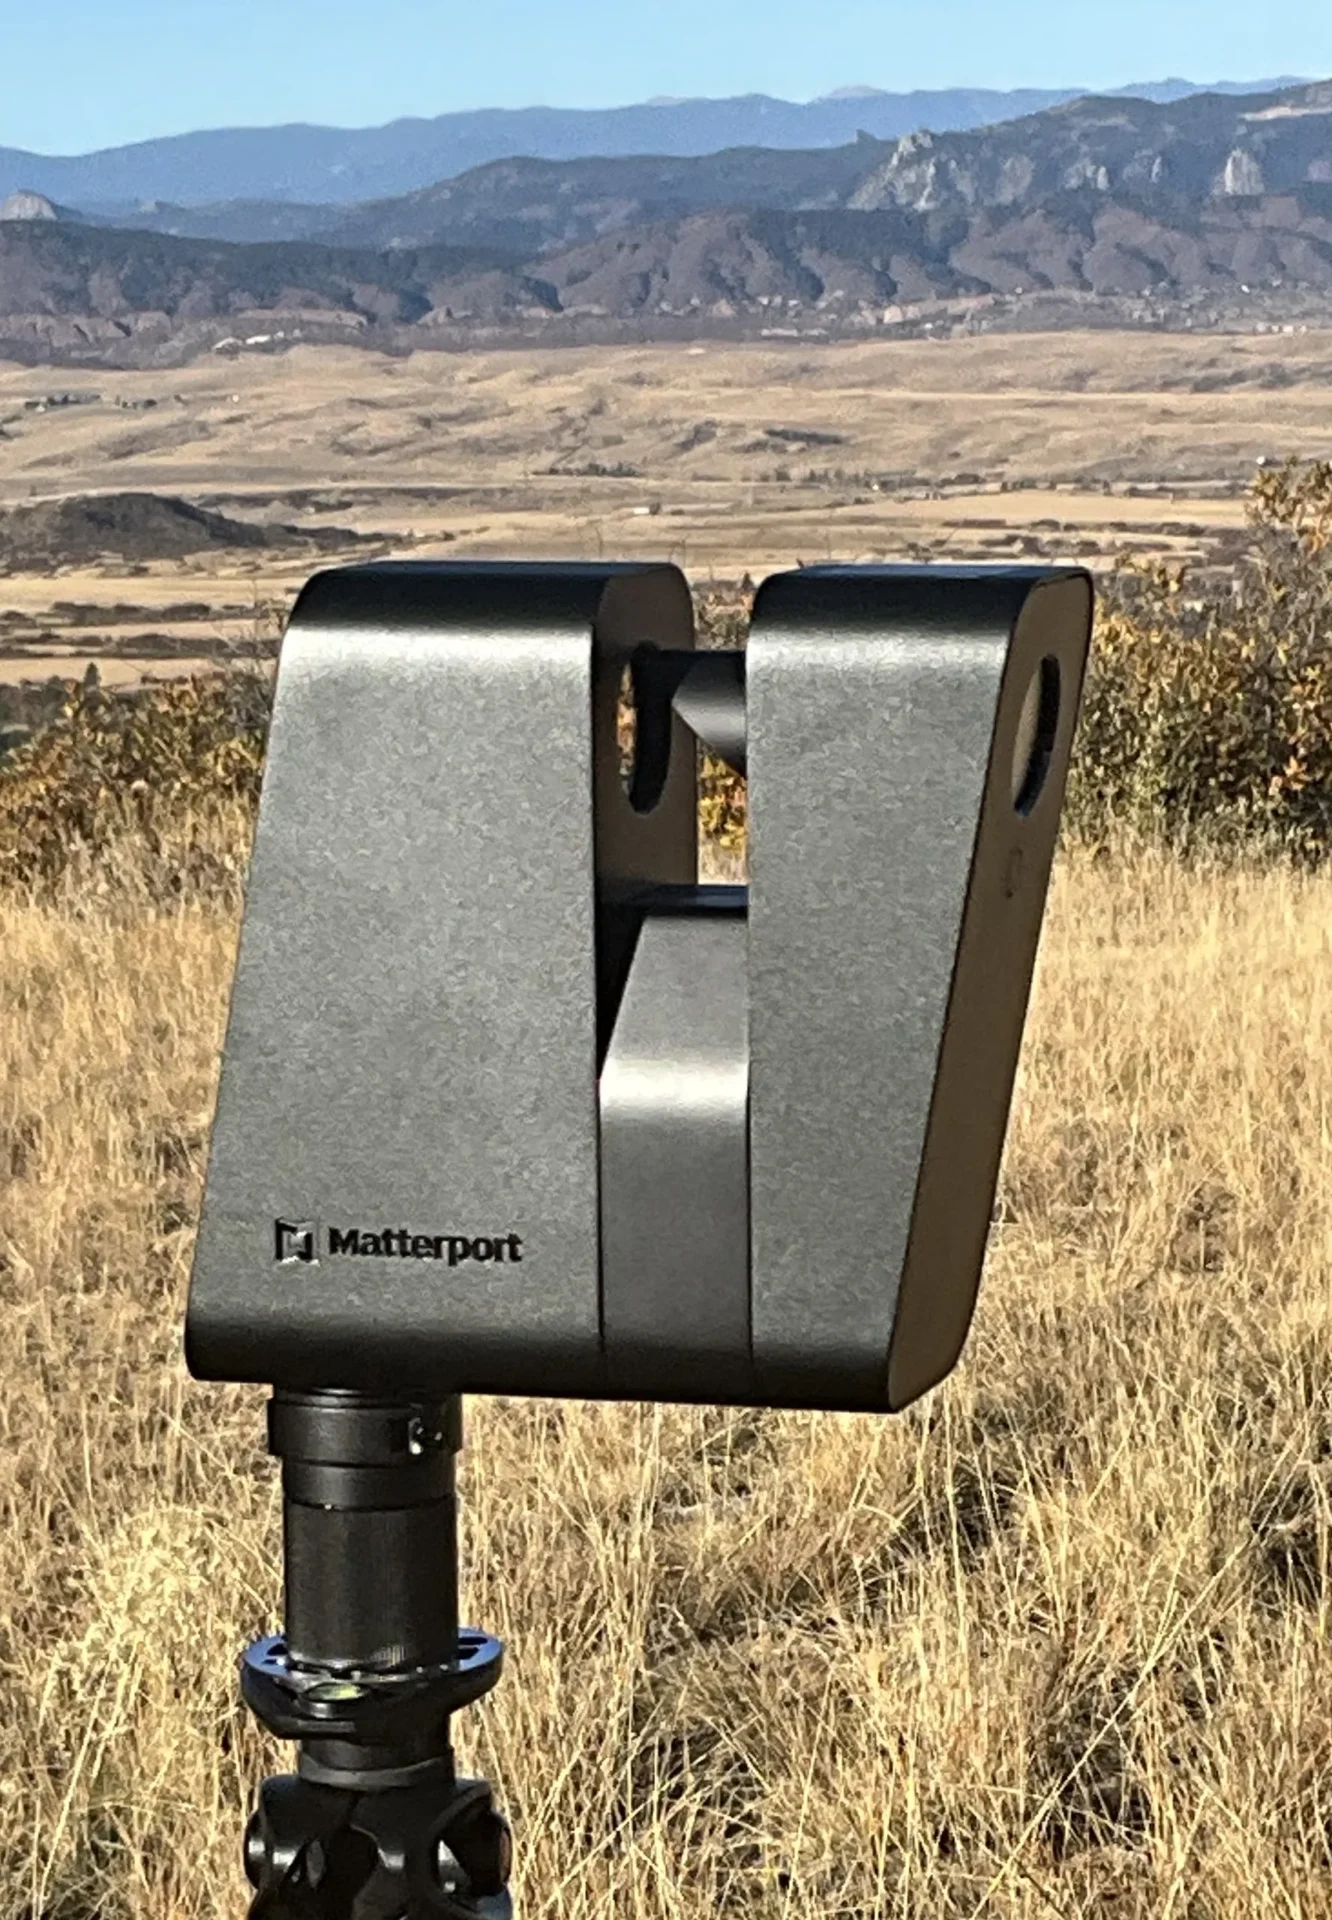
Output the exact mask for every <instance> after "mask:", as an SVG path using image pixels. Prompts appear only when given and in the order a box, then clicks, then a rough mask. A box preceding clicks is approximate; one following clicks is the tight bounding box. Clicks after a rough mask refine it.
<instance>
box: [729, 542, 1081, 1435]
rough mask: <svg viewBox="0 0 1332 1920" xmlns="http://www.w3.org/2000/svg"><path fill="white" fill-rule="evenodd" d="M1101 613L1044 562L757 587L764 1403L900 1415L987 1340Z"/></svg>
mask: <svg viewBox="0 0 1332 1920" xmlns="http://www.w3.org/2000/svg"><path fill="white" fill-rule="evenodd" d="M1090 609H1091V589H1090V582H1089V581H1088V579H1087V576H1086V575H1084V574H1081V573H1059V572H1055V571H1047V570H1027V569H999V568H975V569H971V568H943V567H933V568H929V569H924V570H923V569H916V568H877V567H874V568H854V569H850V568H847V569H841V568H822V567H819V568H810V569H806V570H804V571H802V572H800V573H798V574H786V575H779V576H775V577H773V578H771V579H769V580H768V581H767V582H765V584H764V586H763V588H762V589H761V591H760V593H759V596H758V600H757V603H756V606H755V612H754V621H753V626H752V628H751V633H750V640H749V648H748V661H747V697H748V732H749V747H748V751H749V806H750V844H749V874H750V920H749V935H750V969H749V972H750V980H749V986H750V1045H751V1078H750V1099H751V1111H750V1205H751V1257H752V1265H753V1276H752V1290H753V1299H752V1315H753V1340H754V1356H755V1364H756V1368H757V1370H758V1375H759V1381H760V1385H761V1391H762V1394H763V1396H764V1397H769V1398H772V1399H773V1400H774V1401H779V1402H781V1401H787V1400H790V1401H793V1402H795V1403H796V1404H799V1403H802V1402H803V1403H804V1404H809V1405H828V1406H845V1407H855V1406H866V1407H871V1406H887V1405H892V1406H900V1405H902V1404H905V1402H906V1400H908V1399H910V1398H913V1397H914V1396H915V1395H916V1394H918V1393H920V1392H922V1391H924V1389H925V1388H926V1387H927V1386H929V1385H931V1384H933V1382H934V1381H935V1380H937V1379H938V1378H940V1377H942V1375H943V1374H944V1373H946V1372H947V1370H948V1368H949V1367H950V1366H951V1365H952V1364H953V1361H954V1360H955V1358H956V1356H957V1352H958V1350H959V1348H960V1345H961V1340H962V1338H964V1337H965V1332H966V1328H967V1325H968V1323H969V1321H970V1316H971V1310H972V1305H973V1303H974V1298H975V1291H976V1286H977V1282H978V1280H979V1275H980V1268H981V1263H982V1261H983V1257H984V1250H985V1240H986V1233H987V1230H988V1221H989V1215H990V1211H991V1207H992V1204H993V1194H994V1184H995V1175H996V1172H997V1167H998V1160H999V1155H1000V1152H1001V1149H1002V1144H1003V1137H1004V1130H1005V1125H1006V1122H1007V1115H1008V1106H1009V1101H1010V1097H1011V1092H1012V1082H1013V1074H1014V1070H1015V1066H1016V1060H1017V1053H1018V1048H1019V1045H1020V1041H1021V1033H1022V1022H1023V1018H1024V1016H1025V1010H1026V1003H1027V995H1028V991H1029V987H1030V978H1031V970H1032V965H1033V963H1034V957H1035V950H1036V942H1037V939H1038V936H1039V930H1040V923H1041V917H1042V913H1043V909H1044V901H1045V892H1046V885H1047V880H1048V875H1049V868H1050V861H1051V858H1052V855H1053V848H1054V841H1055V836H1056V830H1057V826H1058V819H1059V810H1060V805H1061V802H1062V794H1063V787H1064V779H1065V775H1066V771H1067V764H1068V755H1069V748H1070V745H1071V741H1072V735H1073V728H1074V723H1075V719H1076V713H1077V708H1078V703H1079V700H1080V694H1081V684H1082V675H1083V670H1084V666H1085V660H1086V653H1087V644H1088V629H1089V624H1090ZM1046 653H1052V654H1054V655H1055V656H1057V658H1058V660H1059V662H1060V667H1061V670H1062V671H1061V680H1062V686H1061V703H1060V711H1059V724H1058V732H1057V737H1056V739H1055V741H1054V743H1053V750H1052V753H1051V757H1050V764H1049V767H1048V770H1047V774H1046V779H1045V783H1044V787H1043V790H1042V792H1041V796H1040V798H1039V800H1038V801H1037V803H1036V804H1035V806H1034V807H1033V808H1032V809H1031V811H1030V812H1029V813H1028V814H1026V815H1023V814H1021V813H1019V812H1018V811H1017V810H1016V808H1015V807H1014V805H1013V790H1012V779H1013V776H1012V768H1013V760H1014V756H1015V753H1016V751H1017V746H1018V733H1019V728H1020V726H1021V723H1022V714H1023V710H1024V708H1025V707H1026V706H1027V693H1028V688H1029V685H1030V680H1031V676H1032V674H1033V673H1034V672H1036V671H1038V670H1039V665H1040V660H1041V658H1042V656H1043V655H1044V654H1046ZM950 1018H955V1019H956V1021H957V1025H956V1027H955V1029H954V1031H953V1032H952V1033H951V1035H950V1037H949V1041H948V1043H947V1044H946V1043H945V1030H946V1027H947V1026H948V1023H949V1021H950ZM941 1066H942V1069H943V1071H942V1073H941V1083H940V1088H939V1091H938V1094H937V1096H936V1087H935V1078H936V1073H937V1072H939V1071H940V1069H941ZM890 1346H891V1352H892V1361H891V1370H890V1369H889V1367H888V1366H887V1364H886V1356H887V1355H888V1353H889V1349H890Z"/></svg>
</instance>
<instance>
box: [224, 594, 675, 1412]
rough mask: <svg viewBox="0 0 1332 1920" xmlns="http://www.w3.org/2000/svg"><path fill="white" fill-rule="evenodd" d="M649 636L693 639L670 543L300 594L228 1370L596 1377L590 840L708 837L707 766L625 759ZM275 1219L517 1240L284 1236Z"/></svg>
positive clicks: (240, 1158) (236, 1032) (642, 849)
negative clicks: (655, 785)
mask: <svg viewBox="0 0 1332 1920" xmlns="http://www.w3.org/2000/svg"><path fill="white" fill-rule="evenodd" d="M594 636H595V641H594ZM642 640H651V641H654V642H656V643H657V644H660V645H662V646H667V647H671V648H688V647H689V646H690V645H691V644H692V610H691V607H690V603H689V596H688V589H687V587H686V585H685V582H684V579H683V577H682V576H681V575H680V574H679V573H678V572H677V571H676V570H675V569H674V568H643V567H623V568H616V567H610V566H605V567H591V566H587V567H548V566H529V567H524V566H486V565H482V564H475V565H454V566H449V565H443V566H431V565H386V566H376V567H367V568H354V569H347V570H343V571H340V572H337V573H330V574H324V575H320V576H317V577H316V579H315V580H313V581H312V582H311V583H310V585H309V587H308V588H307V589H306V591H305V593H304V594H303V596H302V598H301V601H300V603H299V605H298V607H297V610H296V612H295V614H294V615H293V618H292V622H291V627H290V629H289V632H288V635H287V638H286V641H285V643H284V646H283V652H282V660H281V666H280V672H279V678H278V688H277V697H276V704H275V711H274V718H273V727H272V734H271V738H270V745H269V757H268V764H267V769H266V774H265V780H264V790H263V796H262V802H261V808H260V818H259V825H258V831H257V835H256V842H255V849H254V856H253V862H252V867H251V874H250V882H249V889H248V897H247V909H246V917H245V925H244V930H243V935H242V941H241V949H240V958H239V964H238V970H237V976H236V981H235V986H234V990H233V996H232V1005H231V1014H230V1021H229V1026H228V1032H227V1042H226V1052H225V1058H224V1065H223V1072H222V1080H221V1089H220V1095H219V1101H218V1109H217V1116H216V1121H215V1126H214V1133H213V1143H212V1152H211V1159H210V1166H209V1177H208V1187H207V1196H206V1202H205V1207H204V1213H203V1221H202V1226H201V1231H200V1237H199V1244H198V1249H197V1253H196V1259H195V1269H194V1278H193V1284H192V1288H191V1298H190V1309H189V1319H188V1326H187V1350H188V1354H189V1359H190V1364H191V1366H192V1367H193V1368H194V1369H195V1370H196V1371H197V1372H199V1373H201V1374H202V1375H204V1376H205V1377H226V1378H241V1379H253V1380H268V1381H272V1382H275V1383H277V1384H280V1385H290V1386H301V1385H348V1386H362V1385H368V1386H373V1385H376V1384H382V1383H388V1382H400V1383H406V1384H411V1385H416V1384H418V1383H424V1384H428V1385H430V1386H432V1387H438V1388H442V1389H445V1390H447V1389H450V1388H452V1387H454V1386H458V1387H467V1388H469V1389H481V1390H484V1389H486V1388H487V1387H489V1386H492V1385H495V1384H498V1385H501V1386H503V1387H507V1388H509V1389H510V1390H515V1391H523V1390H527V1391H539V1390H540V1388H541V1384H542V1383H543V1382H550V1383H551V1384H552V1385H556V1386H557V1388H558V1390H559V1391H562V1392H573V1391H577V1390H578V1388H579V1384H580V1383H582V1384H583V1385H584V1386H585V1387H586V1388H587V1390H589V1391H595V1389H596V1384H597V1381H598V1378H599V1371H600V1353H599V1345H600V1327H599V1320H600V1315H599V1297H598V1295H599V1274H598V1247H597V1214H598V1207H597V1187H598V1169H597V1091H596V1026H597V980H596V953H595V946H596V929H597V914H596V873H595V867H594V862H596V863H597V864H604V865H605V866H606V867H607V868H608V869H609V870H610V871H611V872H612V873H613V874H617V875H632V876H634V877H637V878H644V879H662V880H679V879H689V878H692V863H693V845H694V840H693V821H692V809H691V806H690V800H689V794H690V790H691V788H692V765H689V766H688V767H683V766H682V768H681V770H680V775H679V778H678V780H676V778H675V775H674V772H673V784H674V785H675V787H676V789H677V790H676V792H675V794H674V797H673V798H670V799H669V801H668V802H664V803H663V807H662V808H659V809H658V811H657V813H656V814H654V815H652V816H650V817H648V818H647V819H641V818H639V817H638V816H635V815H634V814H633V813H632V810H631V809H630V808H629V807H628V805H627V802H626V801H625V800H624V797H623V794H622V792H620V791H619V788H618V774H617V772H616V767H615V759H614V701H615V687H616V685H617V683H618V665H617V662H618V660H619V659H620V658H621V657H625V656H627V653H628V652H629V651H630V650H632V647H633V646H635V645H636V644H638V643H639V642H640V641H642ZM594 654H595V663H594ZM594 694H595V698H594ZM608 729H609V740H608V739H607V730H608ZM681 731H682V732H683V729H681ZM594 732H595V734H596V737H597V738H596V749H595V752H594V744H593V737H594ZM686 737H687V736H686ZM680 758H681V759H682V760H683V758H684V756H680ZM594 781H595V783H596V785H597V788H598V791H599V798H600V799H601V805H600V809H599V811H600V817H601V818H600V824H601V829H602V830H601V832H600V833H599V834H598V837H597V840H596V844H595V846H594V830H593V812H592V805H591V798H592V793H593V789H594ZM279 1220H281V1221H289V1222H294V1223H299V1224H300V1225H301V1226H305V1225H307V1224H309V1225H312V1226H314V1227H316V1228H318V1229H319V1230H320V1231H326V1230H327V1228H328V1227H329V1226H331V1225H340V1226H341V1225H346V1224H348V1223H358V1224H359V1225H360V1226H362V1227H364V1228H366V1229H368V1230H372V1231H376V1232H378V1231H379V1230H381V1229H385V1228H387V1229H390V1230H397V1229H400V1228H401V1229H405V1230H406V1231H407V1232H408V1233H409V1234H410V1235H413V1236H414V1235H421V1236H430V1235H436V1236H439V1235H458V1236H472V1237H473V1238H474V1239H475V1238H479V1237H481V1236H495V1238H496V1239H497V1240H498V1238H499V1237H501V1236H510V1235H512V1236H517V1237H518V1238H519V1239H520V1241H521V1246H522V1256H521V1261H520V1262H518V1261H514V1260H512V1259H508V1260H495V1261H490V1262H487V1263H483V1262H480V1261H473V1262H470V1263H469V1264H467V1265H466V1266H459V1267H457V1268H450V1267H449V1265H448V1264H447V1263H446V1262H445V1261H442V1260H438V1259H436V1260H421V1259H415V1258H401V1257H383V1258H381V1257H370V1256H362V1257H354V1256H352V1257H348V1256H343V1257H340V1258H336V1259H330V1258H321V1259H320V1260H319V1261H318V1262H317V1263H315V1262H304V1261H301V1260H292V1261H290V1262H287V1263H279V1262H277V1261H276V1260H275V1257H274V1247H275V1242H274V1232H275V1222H276V1221H279Z"/></svg>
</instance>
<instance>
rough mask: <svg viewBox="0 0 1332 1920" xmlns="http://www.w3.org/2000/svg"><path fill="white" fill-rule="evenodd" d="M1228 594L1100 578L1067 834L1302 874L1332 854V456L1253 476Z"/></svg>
mask: <svg viewBox="0 0 1332 1920" xmlns="http://www.w3.org/2000/svg"><path fill="white" fill-rule="evenodd" d="M1249 523H1250V527H1251V530H1252V542H1251V546H1250V549H1249V551H1248V553H1247V554H1246V555H1245V556H1244V557H1243V559H1242V560H1241V562H1240V564H1239V567H1238V569H1237V571H1236V574H1235V576H1234V579H1233V581H1232V584H1231V591H1230V593H1229V594H1219V593H1216V592H1211V593H1204V594H1203V595H1201V596H1200V597H1193V596H1191V594H1190V592H1189V581H1188V576H1187V574H1185V573H1182V572H1171V571H1170V570H1168V569H1166V568H1164V567H1159V566H1158V567H1148V568H1135V567H1129V568H1126V569H1124V570H1123V571H1121V572H1120V573H1118V574H1116V575H1114V576H1112V577H1111V578H1110V579H1109V580H1108V581H1107V582H1105V583H1103V586H1102V589H1101V596H1100V606H1099V612H1098V618H1097V631H1096V641H1095V647H1094V651H1093V655H1092V663H1091V669H1090V672H1089V675H1088V685H1087V691H1086V695H1085V699H1084V703H1083V712H1082V720H1081V725H1080V728H1079V733H1078V740H1077V747H1076V751H1075V754H1074V763H1073V767H1072V770H1071V774H1070V780H1069V791H1068V799H1067V805H1066V810H1065V827H1066V831H1067V832H1068V833H1069V834H1071V835H1075V836H1076V837H1078V838H1080V839H1083V840H1086V841H1090V842H1092V843H1093V844H1095V843H1104V842H1105V841H1107V840H1108V839H1110V838H1111V837H1112V836H1115V835H1123V834H1125V833H1127V835H1128V836H1129V837H1131V838H1136V839H1141V840H1147V841H1160V842H1165V843H1167V844H1169V846H1170V847H1171V848H1172V850H1174V851H1175V852H1177V853H1179V854H1181V855H1183V856H1185V857H1188V856H1189V855H1190V854H1192V853H1193V852H1195V851H1202V850H1204V849H1205V850H1207V851H1209V852H1213V853H1214V852H1217V851H1220V852H1223V853H1231V854H1235V853H1259V854H1270V853H1272V852H1274V851H1281V852H1284V853H1286V854H1289V855H1292V856H1294V857H1295V858H1297V859H1298V860H1300V861H1301V862H1303V863H1311V862H1313V861H1315V860H1318V859H1321V858H1322V857H1323V856H1324V855H1325V854H1326V853H1327V851H1328V850H1329V847H1330V846H1332V664H1330V662H1329V654H1328V646H1329V639H1330V638H1332V461H1315V462H1312V463H1309V464H1305V465H1300V464H1298V463H1295V462H1290V463H1288V464H1287V465H1285V466H1283V467H1280V468H1277V469H1275V470H1272V471H1266V472H1263V473H1261V474H1260V475H1259V477H1258V480H1257V482H1256V484H1255V486H1254V489H1253V493H1252V496H1251V499H1250V502H1249Z"/></svg>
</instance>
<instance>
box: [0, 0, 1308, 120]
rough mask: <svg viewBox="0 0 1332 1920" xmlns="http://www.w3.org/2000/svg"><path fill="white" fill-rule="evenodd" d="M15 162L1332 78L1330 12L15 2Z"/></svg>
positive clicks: (615, 1)
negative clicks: (658, 109)
mask: <svg viewBox="0 0 1332 1920" xmlns="http://www.w3.org/2000/svg"><path fill="white" fill-rule="evenodd" d="M4 12H5V15H6V18H5V21H4V27H3V33H2V34H0V48H2V50H3V61H4V65H3V70H0V146H9V147H27V148H30V149H33V150H35V151H37V152H39V153H81V152H87V151H88V150H90V149H92V148H94V147H98V146H107V145H119V144H120V143H122V142H125V141H130V140H141V139H146V138H149V137H151V136H153V135H156V134H163V133H178V132H183V131H186V130H189V129H192V128H197V127H218V126H240V125H245V126H256V125H272V124H275V123H278V122H282V121H290V120H315V121H322V122H325V123H329V124H332V125H335V126H373V125H377V124H379V123H380V122H382V121H385V120H391V119H395V118H397V117H399V116H400V115H404V114H424V115H430V114H436V113H445V112H450V111H453V110H455V109H458V108H466V107H481V106H531V105H535V104H538V103H539V104H543V105H551V106H614V105H621V104H625V103H628V102H630V101H635V100H642V99H646V98H648V97H650V96H651V95H654V94H684V95H698V94H709V95H719V94H729V93H751V92H754V93H757V92H762V93H773V94H779V95H782V96H784V97H785V98H787V99H794V100H807V99H811V98H813V97H814V96H815V95H817V94H821V93H826V92H829V91H830V90H831V89H832V88H834V87H839V86H848V85H868V86H879V87H885V88H888V89H890V90H892V91H898V90H905V89H908V88H912V87H946V86H989V87H1014V86H1041V87H1064V86H1089V87H1110V86H1117V85H1123V84H1126V83H1128V82H1130V81H1136V80H1149V79H1151V80H1155V79H1161V78H1164V77H1165V76H1167V75H1174V74H1179V75H1183V76H1185V77H1187V78H1189V79H1193V80H1218V79H1226V80H1242V79H1249V78H1257V77H1260V76H1263V75H1267V74H1273V73H1300V74H1309V75H1316V76H1319V77H1323V76H1327V75H1332V4H1329V0H1275V4H1273V3H1272V0H1269V3H1268V4H1265V5H1258V6H1255V5H1254V4H1253V0H1100V4H1099V5H1096V6H1094V7H1093V6H1089V5H1086V4H1085V0H1084V4H1078V0H928V3H927V4H921V3H920V0H470V4H466V5H460V4H457V0H446V4H435V5H431V4H429V3H428V0H370V3H369V4H367V0H207V4H205V3H204V0H48V4H47V5H45V6H33V5H30V4H25V3H24V0H15V4H14V5H12V6H6V7H5V8H4Z"/></svg>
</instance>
